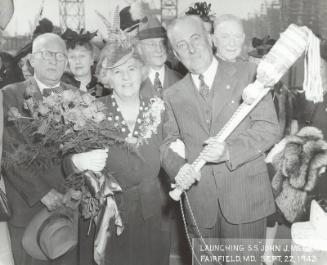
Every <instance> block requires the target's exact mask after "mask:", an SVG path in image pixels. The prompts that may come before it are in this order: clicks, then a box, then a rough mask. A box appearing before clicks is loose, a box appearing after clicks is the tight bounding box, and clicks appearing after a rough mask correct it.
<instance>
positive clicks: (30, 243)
mask: <svg viewBox="0 0 327 265" xmlns="http://www.w3.org/2000/svg"><path fill="white" fill-rule="evenodd" d="M69 215H72V216H69ZM56 216H65V217H68V218H69V219H70V218H73V219H72V222H73V224H72V225H73V227H74V228H75V226H76V228H77V212H70V211H68V210H67V209H66V208H65V209H61V210H60V209H59V210H58V211H52V212H50V211H48V210H47V209H46V208H44V209H42V210H41V211H40V212H39V213H37V214H36V215H35V216H34V217H33V218H32V220H31V221H30V223H29V224H28V226H27V227H26V229H25V232H24V235H23V239H22V245H23V248H24V249H25V251H26V252H27V253H28V254H29V255H30V256H32V257H33V258H35V259H39V260H50V259H53V258H56V257H59V256H61V255H63V254H65V253H66V252H68V251H69V250H70V249H72V243H71V242H63V244H61V246H62V248H61V249H60V252H54V253H53V255H54V256H55V257H52V256H51V255H50V253H49V255H50V256H49V257H48V256H47V255H46V253H44V252H43V250H42V248H41V246H40V244H39V243H40V242H39V240H40V238H39V237H40V236H41V234H40V231H42V230H43V229H44V228H45V227H44V225H45V224H47V223H48V222H49V221H50V220H51V219H52V218H55V217H56ZM74 233H76V243H77V233H78V231H77V229H76V231H75V229H74Z"/></svg>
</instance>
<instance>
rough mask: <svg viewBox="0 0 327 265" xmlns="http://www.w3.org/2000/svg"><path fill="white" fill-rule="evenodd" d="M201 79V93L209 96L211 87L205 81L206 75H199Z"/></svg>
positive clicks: (203, 95)
mask: <svg viewBox="0 0 327 265" xmlns="http://www.w3.org/2000/svg"><path fill="white" fill-rule="evenodd" d="M199 80H200V87H199V93H200V95H201V96H202V97H203V98H205V99H206V98H207V97H208V96H209V92H210V90H209V87H208V86H207V84H206V83H205V82H204V76H203V74H200V75H199Z"/></svg>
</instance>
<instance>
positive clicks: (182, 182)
mask: <svg viewBox="0 0 327 265" xmlns="http://www.w3.org/2000/svg"><path fill="white" fill-rule="evenodd" d="M200 178H201V174H200V172H197V171H195V170H194V168H193V167H192V165H190V164H185V165H184V166H182V167H181V168H180V170H179V171H178V174H177V176H176V177H175V181H176V185H177V186H179V187H181V188H182V189H183V190H188V189H189V188H190V187H191V185H192V184H193V183H194V182H195V181H196V180H200Z"/></svg>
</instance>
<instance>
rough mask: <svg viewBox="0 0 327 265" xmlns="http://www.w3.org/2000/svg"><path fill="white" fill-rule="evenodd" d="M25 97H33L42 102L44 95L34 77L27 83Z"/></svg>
mask: <svg viewBox="0 0 327 265" xmlns="http://www.w3.org/2000/svg"><path fill="white" fill-rule="evenodd" d="M24 94H25V95H30V96H31V95H33V96H34V97H35V98H36V99H38V100H42V93H41V90H40V88H39V86H38V85H37V83H36V81H35V78H34V77H32V78H30V79H29V80H28V81H27V84H26V86H25V93H24Z"/></svg>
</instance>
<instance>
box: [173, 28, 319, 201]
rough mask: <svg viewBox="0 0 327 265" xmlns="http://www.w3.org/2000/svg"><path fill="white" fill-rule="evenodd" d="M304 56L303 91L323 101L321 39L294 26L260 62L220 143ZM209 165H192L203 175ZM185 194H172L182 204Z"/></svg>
mask: <svg viewBox="0 0 327 265" xmlns="http://www.w3.org/2000/svg"><path fill="white" fill-rule="evenodd" d="M303 53H304V54H305V62H304V64H305V67H304V68H305V73H304V83H303V92H304V93H305V96H306V98H307V99H308V100H312V101H314V102H320V101H322V100H323V87H322V80H321V73H320V49H319V39H318V38H317V37H316V36H315V35H314V34H313V32H312V31H311V30H310V29H308V28H307V27H299V26H297V25H294V24H291V25H290V26H289V27H288V28H287V29H286V30H285V31H284V32H283V33H282V34H281V36H280V38H279V40H278V41H277V42H276V43H275V45H274V46H273V47H272V49H271V50H270V52H269V53H268V54H266V55H265V56H264V57H263V59H262V60H261V62H260V63H259V65H258V68H257V78H256V81H255V82H254V83H252V84H249V85H248V86H247V87H246V88H245V89H244V92H243V99H244V103H242V104H241V105H240V106H239V107H238V109H237V110H236V112H235V113H234V114H233V115H232V117H231V119H230V120H229V121H228V122H227V123H226V124H225V126H224V127H223V128H222V129H221V130H220V131H219V132H218V134H217V135H216V136H215V137H216V139H217V140H218V141H220V142H224V141H225V140H226V139H227V137H228V136H229V135H230V134H231V133H232V132H233V131H234V130H235V128H236V127H237V126H238V125H239V124H240V123H241V122H242V120H243V119H244V118H245V117H246V116H247V115H248V114H249V113H250V112H251V111H252V109H254V107H255V106H256V105H257V104H258V103H259V102H260V101H261V100H262V99H263V98H264V97H265V95H266V94H267V93H268V92H269V90H270V87H271V86H273V85H275V84H276V83H277V82H278V81H279V79H280V78H281V77H282V76H283V75H284V74H285V73H286V72H287V71H288V70H289V68H290V67H291V66H292V65H293V64H294V63H295V62H296V60H297V59H298V58H299V57H300V56H301V55H302V54H303ZM205 164H206V161H204V160H202V159H199V158H197V159H196V160H195V161H194V162H193V163H192V166H193V167H194V169H195V170H196V171H198V172H199V171H200V170H201V168H202V167H203V166H204V165H205ZM183 192H184V190H183V189H182V188H181V187H179V186H176V187H175V189H174V190H172V191H170V192H169V195H170V197H171V198H172V199H174V200H176V201H178V200H179V199H180V196H181V194H182V193H183Z"/></svg>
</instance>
